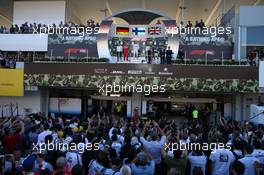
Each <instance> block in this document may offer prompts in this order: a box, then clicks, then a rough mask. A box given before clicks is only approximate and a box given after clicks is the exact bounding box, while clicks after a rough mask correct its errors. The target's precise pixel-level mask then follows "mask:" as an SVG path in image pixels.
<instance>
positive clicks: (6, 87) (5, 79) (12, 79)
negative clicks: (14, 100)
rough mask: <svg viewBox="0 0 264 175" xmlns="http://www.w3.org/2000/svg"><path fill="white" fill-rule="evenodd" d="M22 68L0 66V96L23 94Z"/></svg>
mask: <svg viewBox="0 0 264 175" xmlns="http://www.w3.org/2000/svg"><path fill="white" fill-rule="evenodd" d="M23 82H24V69H2V68H0V96H23V95H24V88H23Z"/></svg>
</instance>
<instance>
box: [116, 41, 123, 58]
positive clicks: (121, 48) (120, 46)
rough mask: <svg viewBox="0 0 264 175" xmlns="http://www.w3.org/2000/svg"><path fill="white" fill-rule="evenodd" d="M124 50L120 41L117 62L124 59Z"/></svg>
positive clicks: (117, 49) (117, 47)
mask: <svg viewBox="0 0 264 175" xmlns="http://www.w3.org/2000/svg"><path fill="white" fill-rule="evenodd" d="M122 51H123V46H122V45H121V44H120V43H118V45H117V46H116V57H117V62H120V61H122Z"/></svg>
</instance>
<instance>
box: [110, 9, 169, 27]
mask: <svg viewBox="0 0 264 175" xmlns="http://www.w3.org/2000/svg"><path fill="white" fill-rule="evenodd" d="M112 17H118V18H121V19H123V20H125V21H126V22H127V23H128V24H130V25H136V24H146V25H147V24H150V23H151V21H153V20H154V19H156V18H160V17H164V18H165V19H167V20H168V19H171V18H170V17H168V16H166V15H165V14H163V13H162V12H159V11H156V10H149V9H142V8H137V9H128V10H122V11H120V12H118V13H115V14H113V15H111V16H110V17H108V18H106V19H109V18H112Z"/></svg>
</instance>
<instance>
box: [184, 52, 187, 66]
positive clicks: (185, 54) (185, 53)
mask: <svg viewBox="0 0 264 175" xmlns="http://www.w3.org/2000/svg"><path fill="white" fill-rule="evenodd" d="M186 62H187V60H186V50H185V51H184V63H185V64H186Z"/></svg>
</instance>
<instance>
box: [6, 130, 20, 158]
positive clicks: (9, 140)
mask: <svg viewBox="0 0 264 175" xmlns="http://www.w3.org/2000/svg"><path fill="white" fill-rule="evenodd" d="M19 139H20V133H19V132H15V133H14V134H12V133H11V131H10V129H9V128H8V129H7V130H6V131H5V136H4V138H3V144H4V150H5V151H6V153H7V154H12V153H13V152H14V151H15V149H16V147H17V144H18V141H19Z"/></svg>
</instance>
